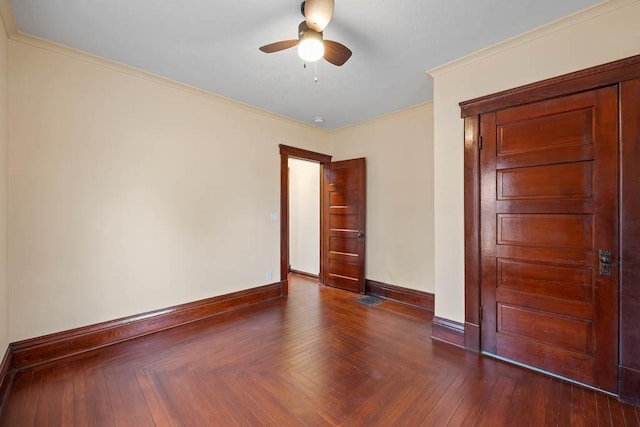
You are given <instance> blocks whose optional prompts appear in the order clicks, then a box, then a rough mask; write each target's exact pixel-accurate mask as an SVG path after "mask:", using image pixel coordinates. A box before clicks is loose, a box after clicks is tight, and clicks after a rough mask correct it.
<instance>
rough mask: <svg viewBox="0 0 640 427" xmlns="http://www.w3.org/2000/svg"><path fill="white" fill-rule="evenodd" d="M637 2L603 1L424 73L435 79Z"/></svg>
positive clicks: (626, 0)
mask: <svg viewBox="0 0 640 427" xmlns="http://www.w3.org/2000/svg"><path fill="white" fill-rule="evenodd" d="M638 1H640V0H605V1H604V2H603V3H600V4H597V5H595V6H592V7H590V8H588V9H585V10H581V11H579V12H576V13H574V14H571V15H569V16H567V17H564V18H560V19H558V20H556V21H553V22H551V23H549V24H546V25H543V26H541V27H538V28H534V29H533V30H530V31H527V32H526V33H523V34H520V35H517V36H515V37H512V38H509V39H507V40H504V41H501V42H499V43H496V44H494V45H492V46H489V47H486V48H484V49H480V50H478V51H476V52H473V53H471V54H469V55H466V56H463V57H461V58H458V59H454V60H453V61H450V62H447V63H446V64H443V65H440V66H438V67H435V68H432V69H430V70H427V71H426V73H427V74H428V75H430V76H431V77H433V78H435V77H436V76H439V75H442V74H446V73H449V72H450V71H453V70H455V69H457V68H460V67H465V66H467V65H469V64H471V63H473V62H476V61H480V60H482V59H485V58H488V57H491V56H493V55H497V54H499V53H501V52H504V51H507V50H510V49H514V48H515V47H517V46H520V45H522V44H525V43H529V42H531V41H533V40H536V39H539V38H542V37H546V36H548V35H549V34H553V33H555V32H557V31H560V30H563V29H564V28H567V27H571V26H574V25H577V24H579V23H581V22H583V21H587V20H590V19H593V18H596V17H598V16H601V15H605V14H607V13H611V12H613V11H615V10H617V9H620V8H622V7H625V6H628V5H630V4H632V3H636V2H638ZM639 25H640V24H639Z"/></svg>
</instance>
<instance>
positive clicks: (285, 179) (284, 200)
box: [280, 144, 331, 296]
mask: <svg viewBox="0 0 640 427" xmlns="http://www.w3.org/2000/svg"><path fill="white" fill-rule="evenodd" d="M289 158H295V159H301V160H308V161H311V162H317V163H319V164H320V189H319V191H320V206H321V207H322V206H323V197H324V196H323V195H324V187H323V186H324V180H323V176H324V167H325V165H326V164H328V163H331V156H329V155H327V154H322V153H316V152H314V151H309V150H304V149H302V148H296V147H290V146H288V145H282V144H280V282H281V284H282V296H287V295H289V279H288V276H289V269H290V268H289V266H290V263H289ZM322 221H323V219H322V215H320V230H323V229H324V228H323V227H322ZM323 243H324V237H323V235H322V232H321V233H320V283H323V282H324V277H323V271H324V268H323V267H324V264H325V261H326V260H325V259H324V258H325V256H324V254H323V252H322V248H323V247H324V246H323Z"/></svg>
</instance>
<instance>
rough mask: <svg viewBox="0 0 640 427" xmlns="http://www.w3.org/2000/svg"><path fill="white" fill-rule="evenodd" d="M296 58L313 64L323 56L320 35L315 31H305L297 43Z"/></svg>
mask: <svg viewBox="0 0 640 427" xmlns="http://www.w3.org/2000/svg"><path fill="white" fill-rule="evenodd" d="M298 56H300V58H302V60H304V61H306V62H315V61H317V60H319V59H320V58H322V57H323V56H324V43H323V42H322V35H321V34H320V33H317V32H315V31H306V32H305V33H304V34H303V35H302V36H301V37H300V42H299V43H298Z"/></svg>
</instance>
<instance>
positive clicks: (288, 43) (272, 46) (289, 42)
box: [260, 40, 298, 53]
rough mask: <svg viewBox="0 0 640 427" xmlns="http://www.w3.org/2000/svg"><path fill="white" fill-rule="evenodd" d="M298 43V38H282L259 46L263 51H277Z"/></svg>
mask: <svg viewBox="0 0 640 427" xmlns="http://www.w3.org/2000/svg"><path fill="white" fill-rule="evenodd" d="M297 44H298V40H283V41H280V42H275V43H271V44H266V45H264V46H262V47H261V48H260V50H261V51H263V52H264V53H273V52H279V51H281V50H285V49H289V48H290V47H294V46H295V45H297Z"/></svg>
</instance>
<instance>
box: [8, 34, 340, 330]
mask: <svg viewBox="0 0 640 427" xmlns="http://www.w3.org/2000/svg"><path fill="white" fill-rule="evenodd" d="M9 64H10V68H9V88H10V90H9V102H10V105H11V109H10V114H9V122H10V135H9V136H10V139H9V140H10V142H9V149H8V165H9V166H8V173H9V179H8V186H9V193H8V201H9V204H8V206H9V209H8V235H9V245H8V252H9V267H8V268H9V283H10V297H11V305H10V332H11V334H10V339H11V340H12V341H14V340H20V339H24V338H29V337H33V336H39V335H43V334H46V333H50V332H54V331H60V330H65V329H69V328H73V327H78V326H83V325H87V324H91V323H95V322H100V321H105V320H110V319H115V318H118V317H121V316H127V315H132V314H136V313H141V312H145V311H147V310H152V309H157V308H161V307H167V306H172V305H175V304H179V303H184V302H188V301H194V300H198V299H201V298H206V297H211V296H215V295H219V294H225V293H228V292H232V291H236V290H239V289H246V288H250V287H253V286H258V285H263V284H265V283H267V280H265V274H266V271H267V270H272V271H273V272H274V278H273V280H272V281H276V280H278V271H279V223H278V222H272V221H271V220H270V212H278V211H279V200H280V199H279V189H280V185H279V182H280V181H279V180H280V157H279V151H278V144H287V145H292V146H297V147H302V148H307V149H311V150H315V151H327V144H328V142H327V141H328V136H327V133H326V132H325V131H323V130H320V129H317V128H314V127H312V126H306V125H303V124H300V123H297V122H293V121H290V120H286V119H282V118H279V117H277V116H274V115H271V114H266V113H263V112H260V111H257V110H255V109H251V108H248V107H244V106H242V105H240V104H236V103H233V102H230V101H226V100H223V99H222V98H219V97H215V96H211V95H207V94H203V93H201V92H197V91H195V90H190V89H187V88H184V87H180V86H178V85H175V84H172V83H170V82H165V81H163V80H161V79H156V78H153V77H151V76H146V75H144V74H142V73H137V72H134V71H133V70H129V69H125V68H124V67H122V68H119V67H118V66H115V65H114V64H110V65H104V64H103V63H102V62H101V61H99V60H96V61H93V60H91V59H90V58H89V57H87V56H83V55H78V54H74V53H72V52H68V51H66V50H64V49H62V48H51V47H50V46H49V45H47V44H44V43H43V44H40V42H38V41H35V40H31V39H29V38H26V41H25V37H24V36H20V37H19V38H18V40H11V41H9ZM0 77H1V76H0ZM0 95H1V94H0ZM0 125H1V122H0ZM0 130H1V128H0ZM1 141H2V140H1V139H0V143H1ZM1 205H2V203H1V199H0V206H1ZM0 214H1V212H0ZM0 219H1V218H0Z"/></svg>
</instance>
